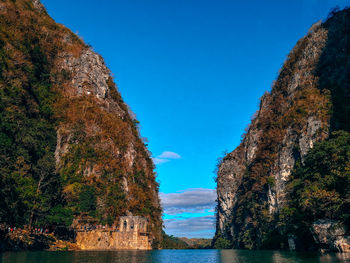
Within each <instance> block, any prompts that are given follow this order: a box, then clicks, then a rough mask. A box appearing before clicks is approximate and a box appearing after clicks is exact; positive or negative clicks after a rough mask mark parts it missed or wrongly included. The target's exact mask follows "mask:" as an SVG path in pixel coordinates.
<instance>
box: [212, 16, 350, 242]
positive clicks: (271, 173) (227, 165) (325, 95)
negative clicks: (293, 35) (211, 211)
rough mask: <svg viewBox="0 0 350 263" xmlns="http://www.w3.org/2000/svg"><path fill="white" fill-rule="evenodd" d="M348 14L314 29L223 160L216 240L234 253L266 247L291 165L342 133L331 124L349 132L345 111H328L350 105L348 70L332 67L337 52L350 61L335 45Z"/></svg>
mask: <svg viewBox="0 0 350 263" xmlns="http://www.w3.org/2000/svg"><path fill="white" fill-rule="evenodd" d="M349 13H350V12H349V10H344V11H342V12H339V13H336V14H335V15H334V16H333V17H331V18H330V19H329V20H328V21H327V22H325V23H323V24H322V23H320V22H319V23H317V24H315V25H314V26H312V28H311V29H310V31H309V32H308V33H307V35H306V36H305V37H304V38H302V39H301V40H299V41H298V43H297V44H296V46H295V47H294V49H293V50H292V51H291V53H290V54H289V56H288V58H287V60H286V62H285V63H284V66H283V67H282V69H281V71H280V74H279V76H278V79H277V80H276V81H275V82H274V85H273V87H272V90H271V92H269V93H266V94H264V96H262V98H261V103H260V108H259V110H258V111H257V113H256V114H255V116H254V117H253V119H252V122H251V124H250V126H249V128H248V130H247V133H246V134H245V135H244V138H243V140H242V142H241V144H240V145H239V146H238V147H237V148H236V149H235V150H234V151H233V152H231V153H229V154H227V155H226V156H225V157H224V158H223V160H222V162H221V164H220V165H219V167H218V174H217V194H218V198H217V200H218V206H217V233H216V237H217V238H218V237H223V238H226V239H228V240H230V241H232V244H233V246H234V247H245V248H259V247H263V242H264V241H263V239H264V235H265V234H266V232H268V231H269V230H271V229H274V228H276V226H277V221H276V218H277V216H278V214H279V212H280V210H281V208H282V207H283V205H284V204H285V203H286V201H287V199H286V198H287V197H286V189H285V187H286V183H287V182H288V180H289V178H290V175H291V172H292V170H293V168H294V165H295V164H296V162H298V161H300V162H303V160H304V158H305V156H306V155H307V153H308V151H309V150H310V149H311V148H313V146H314V144H315V143H316V142H319V141H322V140H325V139H326V138H327V137H328V135H329V131H330V130H334V129H335V128H336V129H339V127H335V125H334V123H337V124H338V125H343V127H342V128H343V129H344V127H345V129H346V128H348V126H346V125H349V124H348V120H347V119H346V118H348V117H344V114H345V115H347V113H349V112H347V110H348V109H347V108H346V107H345V106H344V107H343V108H341V107H338V106H337V108H336V107H335V106H333V105H335V104H334V101H336V100H338V101H339V100H340V98H339V96H342V98H343V99H344V102H342V103H338V104H337V105H346V104H347V103H348V102H349V85H348V81H347V80H346V78H348V77H345V76H348V75H349V67H348V62H347V61H346V62H344V64H343V65H338V66H341V67H343V68H344V70H343V71H342V73H343V74H342V76H337V74H339V72H338V71H337V72H332V68H333V66H332V63H333V62H332V59H333V61H334V59H335V56H336V54H335V53H336V52H338V56H339V57H347V56H348V55H347V52H348V51H346V50H347V49H346V48H345V47H346V46H347V44H346V43H344V41H343V42H342V41H340V40H339V39H337V38H340V39H341V34H349V32H348V31H349V30H348V28H347V27H348V24H349V21H350V18H349ZM335 31H337V32H338V33H335ZM335 50H337V51H336V52H335ZM330 56H333V57H330ZM332 74H333V75H332ZM335 77H338V78H340V77H343V78H344V82H343V83H344V85H343V86H342V87H340V88H338V89H335V88H334V89H333V88H332V87H330V86H331V85H329V82H330V80H331V79H332V78H335ZM325 83H328V85H327V84H325ZM339 94H342V95H339ZM340 108H341V109H340ZM331 109H333V111H331ZM344 109H345V110H344ZM341 110H343V112H344V114H340V111H341ZM332 112H333V114H332ZM336 114H339V116H341V117H338V116H336ZM335 119H337V120H340V121H341V122H340V121H338V122H337V121H335ZM339 123H340V124H339ZM344 125H345V126H344ZM214 242H215V239H214ZM286 243H287V242H286Z"/></svg>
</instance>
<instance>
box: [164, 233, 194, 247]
mask: <svg viewBox="0 0 350 263" xmlns="http://www.w3.org/2000/svg"><path fill="white" fill-rule="evenodd" d="M162 237H163V238H162V244H161V247H162V248H163V249H187V248H189V245H188V244H187V243H186V242H185V241H182V240H181V239H180V238H178V237H174V236H172V235H170V236H169V235H167V234H166V233H165V232H164V231H162Z"/></svg>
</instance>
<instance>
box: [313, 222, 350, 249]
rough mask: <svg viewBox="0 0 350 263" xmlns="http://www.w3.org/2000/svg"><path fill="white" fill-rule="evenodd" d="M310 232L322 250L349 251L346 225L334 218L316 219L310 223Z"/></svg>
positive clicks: (349, 244) (349, 239)
mask: <svg viewBox="0 0 350 263" xmlns="http://www.w3.org/2000/svg"><path fill="white" fill-rule="evenodd" d="M311 231H312V234H313V236H314V239H315V241H316V243H317V244H319V245H320V246H321V247H322V248H323V249H324V250H331V251H337V252H346V253H348V252H350V237H349V236H347V235H346V232H347V227H346V226H345V225H344V224H342V223H340V222H339V221H335V220H322V219H321V220H317V221H316V222H314V223H313V224H312V227H311Z"/></svg>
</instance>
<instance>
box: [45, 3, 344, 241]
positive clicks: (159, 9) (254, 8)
mask: <svg viewBox="0 0 350 263" xmlns="http://www.w3.org/2000/svg"><path fill="white" fill-rule="evenodd" d="M42 2H43V4H44V5H45V6H46V8H47V10H48V12H49V14H50V15H51V16H52V17H53V18H54V19H55V20H56V21H57V22H59V23H62V24H64V25H66V26H67V27H68V28H70V29H71V30H72V31H73V32H75V33H77V34H78V35H79V36H80V37H82V38H83V39H84V40H85V42H87V43H88V44H90V45H92V46H93V48H94V50H95V51H96V52H98V53H100V54H101V55H102V56H103V57H104V59H105V61H106V64H107V65H108V67H109V68H110V69H111V71H112V72H113V76H114V79H115V82H116V83H117V85H118V87H119V88H118V89H119V91H120V92H121V94H122V97H123V98H124V100H125V101H126V102H127V103H128V104H129V106H130V107H131V109H132V110H133V111H134V112H135V113H136V115H137V118H138V120H139V121H140V122H141V134H142V136H144V137H147V138H148V140H149V150H150V151H151V152H152V153H153V157H154V158H156V159H154V160H155V162H156V163H157V174H158V181H159V182H160V192H161V195H160V196H161V198H162V200H163V206H164V210H165V215H164V219H165V226H166V227H167V228H166V232H167V233H169V234H173V235H176V236H187V237H211V236H212V235H213V233H214V223H213V222H214V221H213V220H214V217H213V215H214V210H213V209H214V206H215V191H214V190H213V189H215V183H214V181H213V177H214V173H213V171H214V169H215V165H216V162H217V161H216V160H217V158H218V157H221V156H222V152H223V151H225V150H227V151H232V150H233V149H234V148H235V147H236V146H237V145H238V144H239V143H240V139H241V134H242V133H243V132H244V128H245V127H246V126H247V125H248V124H249V122H250V118H251V116H252V115H253V114H254V112H255V111H256V110H257V108H258V104H259V98H260V97H261V96H262V95H263V93H264V92H265V91H267V90H270V87H271V83H272V81H273V80H274V79H275V78H276V76H277V73H278V70H279V69H280V67H281V66H282V64H283V62H284V60H285V58H286V56H287V54H288V53H289V51H290V50H291V49H292V48H293V46H294V45H295V43H296V42H297V41H298V39H300V38H301V37H302V36H304V35H305V34H306V33H307V31H308V29H309V27H310V26H311V25H312V24H313V23H315V22H317V21H319V20H320V19H325V18H326V17H327V14H328V12H329V10H330V9H331V8H332V7H335V6H336V5H339V6H340V7H344V6H345V5H348V4H349V2H348V1H345V0H293V1H292V0H290V1H280V0H267V1H261V0H251V1H248V0H244V1H243V0H241V1H235V0H231V1H227V0H215V1H214V0H210V1H209V0H172V1H170V0H148V1H144V0H123V1H121V0H99V1H93V0H84V1H83V0H74V1H71V0H70V1H68V0H60V1H57V0H42ZM189 196H190V197H191V198H189Z"/></svg>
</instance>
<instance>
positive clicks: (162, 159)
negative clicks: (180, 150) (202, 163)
mask: <svg viewBox="0 0 350 263" xmlns="http://www.w3.org/2000/svg"><path fill="white" fill-rule="evenodd" d="M180 158H181V156H180V155H179V154H177V153H175V152H169V151H165V152H163V153H162V154H160V155H158V156H157V157H154V158H152V159H153V162H154V164H162V163H167V162H169V161H170V160H174V159H180Z"/></svg>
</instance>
